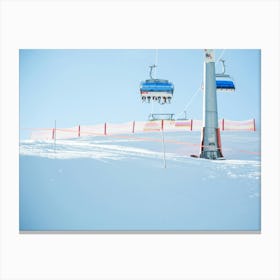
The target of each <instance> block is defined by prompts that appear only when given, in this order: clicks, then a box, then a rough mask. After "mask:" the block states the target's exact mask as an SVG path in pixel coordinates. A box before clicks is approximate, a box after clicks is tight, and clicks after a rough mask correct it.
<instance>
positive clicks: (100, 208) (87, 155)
mask: <svg viewBox="0 0 280 280" xmlns="http://www.w3.org/2000/svg"><path fill="white" fill-rule="evenodd" d="M164 136H165V148H166V165H167V168H163V166H164V165H163V153H162V150H163V147H162V143H161V139H162V138H161V133H160V132H154V133H142V134H135V135H132V134H130V135H119V136H118V135H114V136H102V137H85V138H83V137H81V138H73V139H69V140H56V145H55V146H54V142H53V141H50V140H49V141H36V140H23V141H21V142H20V230H21V231H33V230H36V231H48V230H55V231H64V230H71V231H76V230H82V231H87V230H90V231H107V230H110V231H126V230H129V231H143V230H146V231H260V230H261V223H260V212H261V205H260V200H261V193H260V192H261V184H260V181H261V161H260V134H259V132H223V133H222V135H221V137H222V145H223V153H224V155H225V158H226V159H225V160H214V161H211V160H206V159H200V158H192V157H190V155H191V154H198V153H199V143H200V133H199V132H187V133H186V132H166V133H165V135H164Z"/></svg>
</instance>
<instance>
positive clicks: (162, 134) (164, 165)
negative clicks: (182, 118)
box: [161, 120, 166, 168]
mask: <svg viewBox="0 0 280 280" xmlns="http://www.w3.org/2000/svg"><path fill="white" fill-rule="evenodd" d="M161 137H162V150H163V167H164V168H166V158H165V141H164V132H163V120H161Z"/></svg>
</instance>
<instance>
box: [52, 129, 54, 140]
mask: <svg viewBox="0 0 280 280" xmlns="http://www.w3.org/2000/svg"><path fill="white" fill-rule="evenodd" d="M52 140H54V128H53V129H52Z"/></svg>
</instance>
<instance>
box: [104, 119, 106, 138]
mask: <svg viewBox="0 0 280 280" xmlns="http://www.w3.org/2000/svg"><path fill="white" fill-rule="evenodd" d="M104 135H107V123H106V122H105V123H104Z"/></svg>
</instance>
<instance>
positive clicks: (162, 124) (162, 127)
mask: <svg viewBox="0 0 280 280" xmlns="http://www.w3.org/2000/svg"><path fill="white" fill-rule="evenodd" d="M163 129H164V120H161V130H162V131H163Z"/></svg>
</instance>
